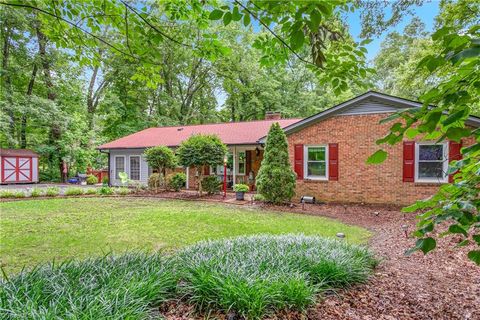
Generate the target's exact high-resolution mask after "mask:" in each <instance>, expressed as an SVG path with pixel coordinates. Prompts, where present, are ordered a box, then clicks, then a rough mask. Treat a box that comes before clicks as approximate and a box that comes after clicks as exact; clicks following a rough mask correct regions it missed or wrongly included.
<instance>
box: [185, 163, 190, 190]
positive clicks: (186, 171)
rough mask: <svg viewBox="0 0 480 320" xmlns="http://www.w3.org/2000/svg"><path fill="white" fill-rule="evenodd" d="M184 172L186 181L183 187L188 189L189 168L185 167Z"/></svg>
mask: <svg viewBox="0 0 480 320" xmlns="http://www.w3.org/2000/svg"><path fill="white" fill-rule="evenodd" d="M185 174H186V176H187V181H186V182H185V189H187V190H188V185H189V184H190V168H189V167H187V169H186V170H185Z"/></svg>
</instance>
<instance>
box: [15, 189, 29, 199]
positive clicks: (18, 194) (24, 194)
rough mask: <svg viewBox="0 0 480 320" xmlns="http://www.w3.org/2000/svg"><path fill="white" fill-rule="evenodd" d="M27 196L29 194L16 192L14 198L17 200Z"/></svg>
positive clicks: (20, 191)
mask: <svg viewBox="0 0 480 320" xmlns="http://www.w3.org/2000/svg"><path fill="white" fill-rule="evenodd" d="M26 196H27V194H26V193H25V192H24V191H22V190H17V191H15V192H14V197H15V198H25V197H26Z"/></svg>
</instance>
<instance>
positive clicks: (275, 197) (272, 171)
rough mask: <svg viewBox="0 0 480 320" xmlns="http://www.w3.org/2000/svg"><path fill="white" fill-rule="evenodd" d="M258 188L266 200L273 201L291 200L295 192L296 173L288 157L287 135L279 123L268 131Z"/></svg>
mask: <svg viewBox="0 0 480 320" xmlns="http://www.w3.org/2000/svg"><path fill="white" fill-rule="evenodd" d="M257 189H258V192H259V193H261V194H262V195H263V196H264V197H265V200H266V201H268V202H273V203H285V202H289V201H290V200H291V199H292V197H293V196H294V194H295V173H294V172H293V170H292V167H291V166H290V161H289V158H288V144H287V137H286V136H285V133H284V132H283V130H282V128H280V125H279V124H278V123H274V124H272V126H271V127H270V131H269V132H268V136H267V141H266V143H265V153H264V158H263V160H262V165H261V166H260V170H259V171H258V177H257Z"/></svg>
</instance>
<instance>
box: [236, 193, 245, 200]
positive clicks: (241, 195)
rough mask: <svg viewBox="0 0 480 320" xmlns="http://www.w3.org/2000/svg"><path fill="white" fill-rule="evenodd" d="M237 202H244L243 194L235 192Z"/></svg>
mask: <svg viewBox="0 0 480 320" xmlns="http://www.w3.org/2000/svg"><path fill="white" fill-rule="evenodd" d="M235 196H236V199H237V200H245V192H235Z"/></svg>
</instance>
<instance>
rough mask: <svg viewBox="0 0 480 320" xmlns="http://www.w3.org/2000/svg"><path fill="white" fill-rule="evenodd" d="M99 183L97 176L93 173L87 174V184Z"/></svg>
mask: <svg viewBox="0 0 480 320" xmlns="http://www.w3.org/2000/svg"><path fill="white" fill-rule="evenodd" d="M97 183H98V178H97V177H96V176H94V175H92V174H91V175H89V176H87V184H90V185H92V184H97Z"/></svg>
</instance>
